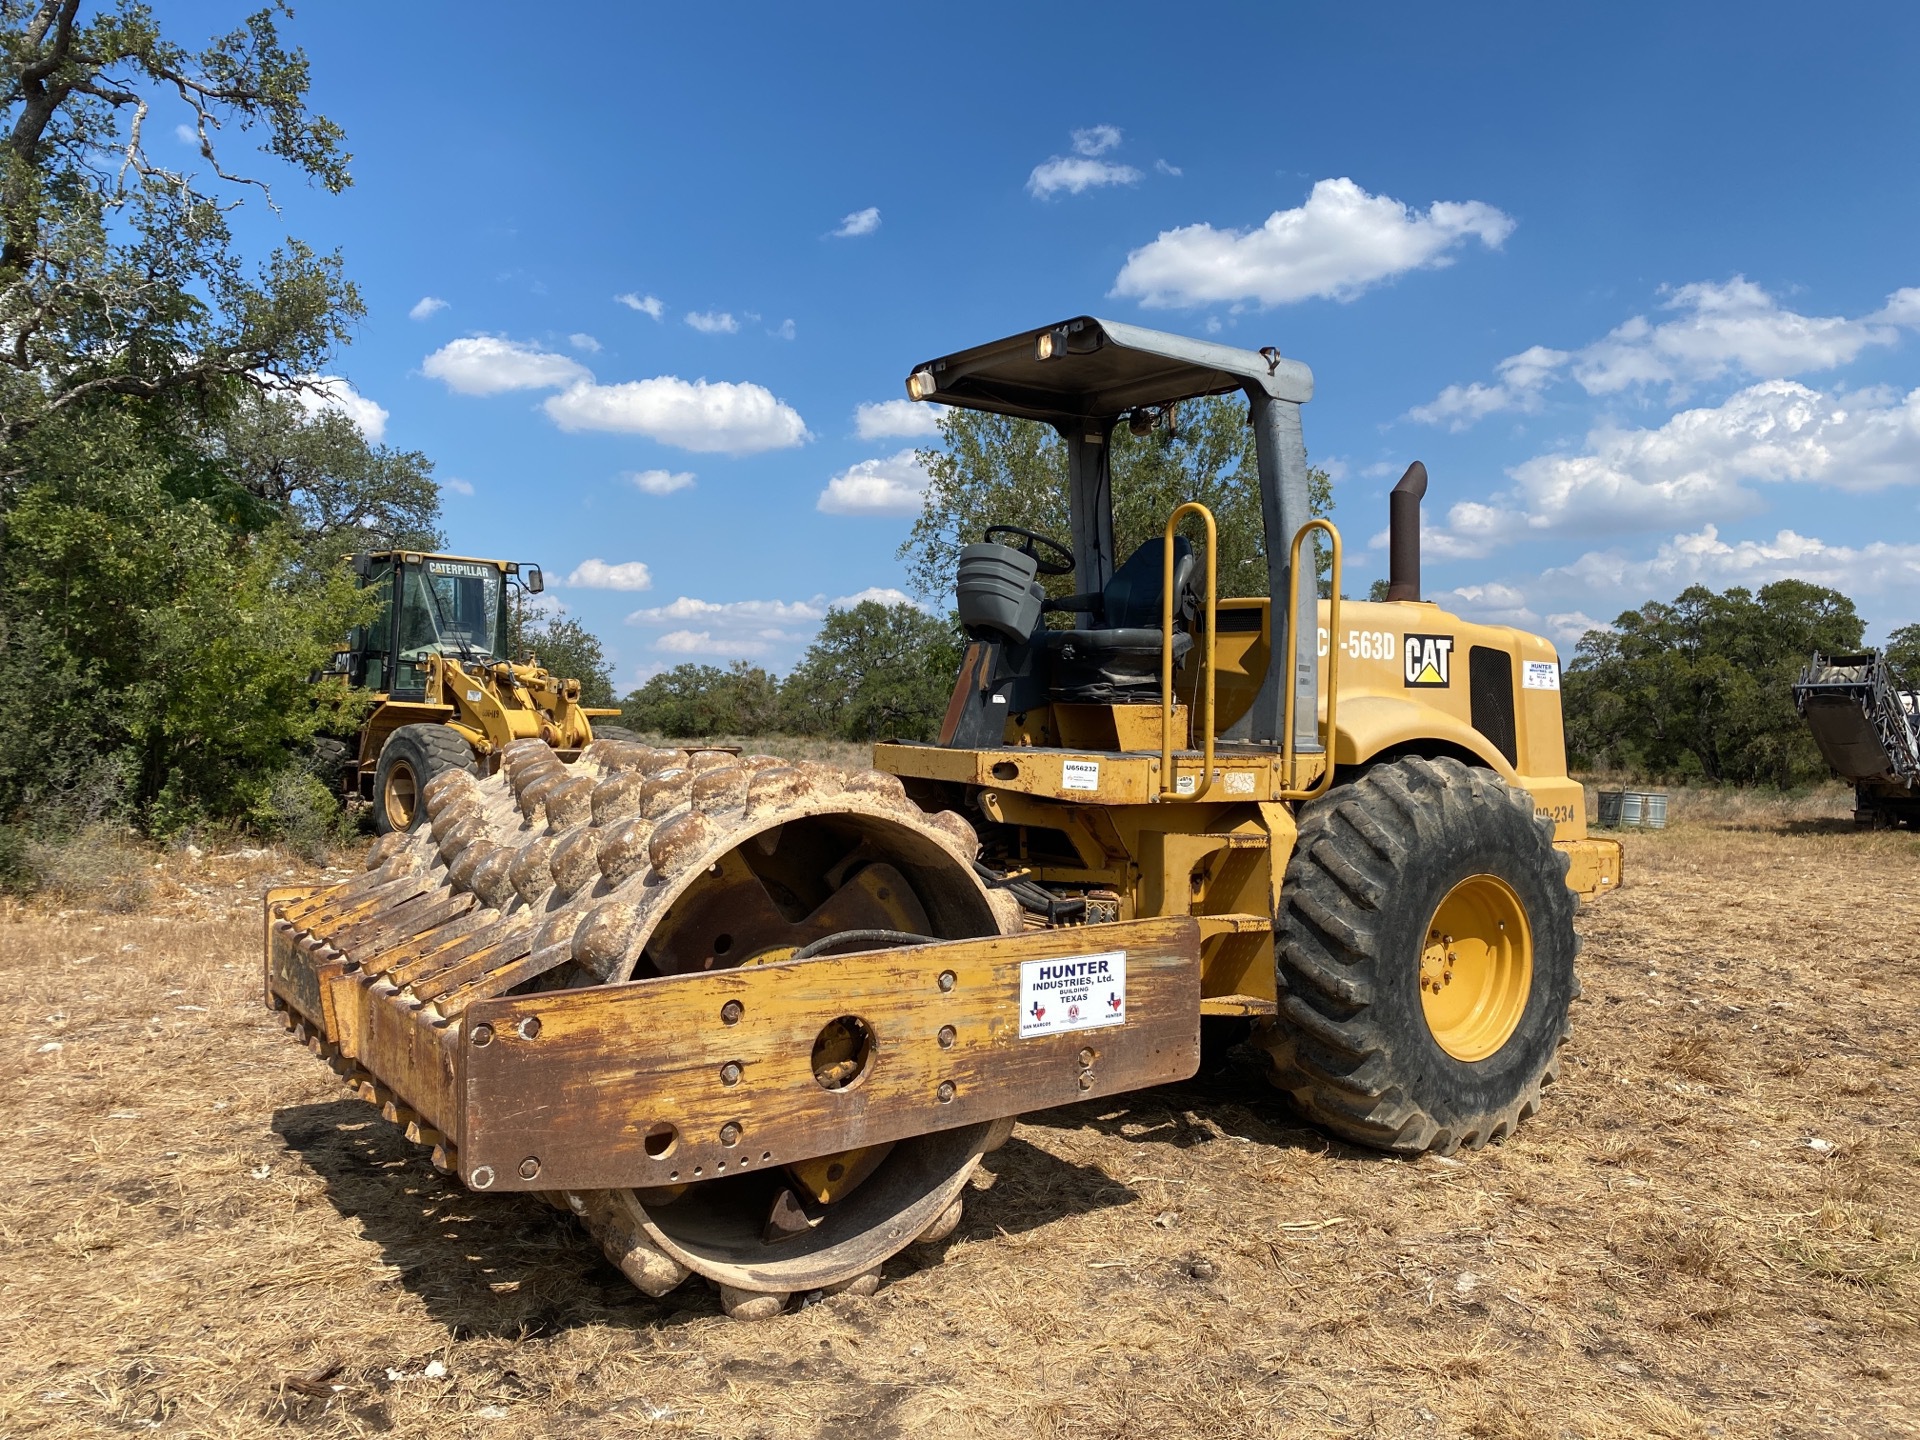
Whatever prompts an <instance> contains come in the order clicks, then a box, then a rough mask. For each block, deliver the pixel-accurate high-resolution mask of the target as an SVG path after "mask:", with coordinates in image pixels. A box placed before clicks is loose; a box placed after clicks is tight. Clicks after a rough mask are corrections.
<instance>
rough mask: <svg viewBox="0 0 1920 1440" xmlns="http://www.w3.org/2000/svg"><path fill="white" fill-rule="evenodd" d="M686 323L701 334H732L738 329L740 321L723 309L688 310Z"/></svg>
mask: <svg viewBox="0 0 1920 1440" xmlns="http://www.w3.org/2000/svg"><path fill="white" fill-rule="evenodd" d="M687 324H689V325H691V326H692V327H693V328H694V329H696V330H698V331H699V332H700V333H701V334H702V335H733V334H736V333H737V332H738V331H739V329H740V322H739V321H738V320H736V319H734V318H733V316H731V315H729V314H728V313H727V312H726V311H724V310H693V311H689V312H688V314H687Z"/></svg>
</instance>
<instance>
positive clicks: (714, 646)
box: [653, 630, 773, 660]
mask: <svg viewBox="0 0 1920 1440" xmlns="http://www.w3.org/2000/svg"><path fill="white" fill-rule="evenodd" d="M653 646H654V649H656V650H665V651H666V652H667V653H668V654H670V655H716V656H719V657H720V658H721V659H728V658H732V659H736V660H744V659H749V658H751V657H753V656H756V655H764V654H766V653H767V651H768V650H770V649H772V648H773V647H772V646H771V645H769V644H768V643H767V642H766V641H765V640H758V639H754V638H752V637H750V636H745V635H715V634H713V633H712V632H711V631H708V630H669V631H668V632H667V633H666V634H664V635H662V636H661V637H660V638H659V639H658V640H656V641H654V642H653Z"/></svg>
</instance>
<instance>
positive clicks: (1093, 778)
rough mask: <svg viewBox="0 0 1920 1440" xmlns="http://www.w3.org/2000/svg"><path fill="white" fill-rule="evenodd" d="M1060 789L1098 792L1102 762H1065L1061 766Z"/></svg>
mask: <svg viewBox="0 0 1920 1440" xmlns="http://www.w3.org/2000/svg"><path fill="white" fill-rule="evenodd" d="M1060 788H1061V789H1062V790H1098V789H1099V788H1100V762H1099V761H1098V760H1068V761H1065V762H1063V763H1062V764H1061V766H1060Z"/></svg>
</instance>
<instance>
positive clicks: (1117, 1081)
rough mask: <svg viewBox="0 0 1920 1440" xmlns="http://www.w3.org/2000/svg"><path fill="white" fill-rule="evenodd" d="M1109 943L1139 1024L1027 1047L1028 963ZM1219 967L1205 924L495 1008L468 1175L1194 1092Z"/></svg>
mask: <svg viewBox="0 0 1920 1440" xmlns="http://www.w3.org/2000/svg"><path fill="white" fill-rule="evenodd" d="M1109 951H1122V952H1124V953H1125V956H1126V962H1125V963H1126V985H1125V1002H1124V1003H1125V1014H1126V1019H1125V1021H1124V1022H1123V1023H1120V1024H1115V1025H1109V1026H1103V1027H1100V1028H1093V1029H1083V1030H1075V1031H1069V1032H1063V1033H1059V1034H1049V1035H1037V1036H1031V1037H1028V1038H1022V1037H1021V1036H1020V1033H1019V1031H1020V1001H1019V996H1020V972H1021V965H1022V963H1023V962H1027V961H1042V960H1055V959H1069V958H1073V957H1079V956H1086V955H1093V954H1100V953H1104V952H1109ZM1199 955H1200V936H1199V928H1198V926H1197V925H1196V924H1195V923H1194V922H1193V921H1192V920H1190V919H1184V918H1175V919H1156V920H1139V921H1129V922H1126V923H1123V924H1118V925H1105V926H1091V927H1085V928H1081V929H1076V930H1065V931H1049V932H1039V933H1035V934H1031V935H1026V936H1021V937H1017V938H1015V937H995V938H992V939H989V940H972V941H954V942H949V943H944V944H938V945H927V946H920V947H914V948H906V949H896V950H884V951H871V952H867V953H863V954H857V955H850V956H842V957H823V958H819V959H813V960H805V961H783V962H777V963H774V964H770V965H762V966H756V967H750V968H744V969H735V970H724V971H716V972H712V973H708V974H694V975H682V976H678V977H675V978H672V979H663V980H648V981H640V982H636V983H634V984H631V985H627V986H620V987H608V988H597V989H590V990H580V991H569V992H549V993H541V994H530V995H520V996H511V997H505V998H502V999H498V1000H490V1001H486V1002H483V1003H480V1004H476V1005H474V1006H472V1007H470V1008H469V1010H468V1012H467V1017H466V1018H467V1032H468V1033H467V1043H466V1052H465V1058H464V1065H465V1076H466V1080H465V1111H464V1113H465V1128H464V1130H463V1132H462V1133H463V1148H462V1157H463V1159H462V1163H463V1166H464V1167H465V1178H466V1179H467V1182H468V1183H469V1184H470V1185H473V1186H474V1187H475V1188H477V1189H549V1188H554V1187H565V1188H569V1189H602V1188H609V1187H615V1186H642V1185H644V1186H651V1185H670V1184H675V1183H685V1182H686V1181H689V1180H697V1179H707V1178H712V1177H715V1176H720V1175H726V1174H730V1173H737V1172H738V1171H740V1170H742V1169H754V1168H758V1167H767V1166H778V1165H784V1164H788V1163H791V1162H795V1161H799V1160H803V1159H806V1158H808V1157H811V1156H817V1155H825V1154H830V1153H833V1152H838V1151H844V1150H851V1149H854V1148H856V1147H860V1146H867V1145H878V1144H884V1143H886V1142H888V1141H892V1140H898V1139H901V1138H904V1137H907V1136H911V1135H918V1134H923V1133H926V1132H929V1131H933V1130H940V1129H948V1128H953V1127H957V1126H962V1125H968V1124H973V1123H977V1122H980V1121H984V1120H992V1119H997V1118H1000V1117H1001V1116H1004V1115H1007V1114H1010V1113H1014V1112H1018V1111H1025V1110H1035V1109H1044V1108H1046V1107H1048V1106H1052V1105H1062V1104H1067V1103H1071V1102H1074V1101H1078V1100H1085V1099H1090V1098H1097V1097H1099V1096H1103V1095H1111V1094H1116V1093H1119V1092H1122V1091H1126V1090H1133V1089H1138V1088H1140V1087H1142V1086H1147V1085H1156V1084H1163V1083H1167V1082H1170V1081H1174V1080H1181V1079H1185V1078H1187V1077H1188V1076H1190V1075H1191V1074H1192V1073H1193V1072H1194V1070H1195V1068H1196V1067H1197V1065H1198V1063H1199V1049H1198V1046H1199V1020H1198V1017H1199V1014H1200V1007H1199V983H1200V969H1199ZM1095 1003H1103V1001H1096V1002H1095ZM847 1014H853V1015H856V1016H857V1017H858V1018H859V1019H860V1020H861V1021H863V1022H864V1023H865V1025H866V1026H867V1028H868V1029H869V1030H870V1031H871V1033H872V1041H873V1044H872V1053H871V1057H870V1059H869V1061H868V1062H867V1063H866V1065H865V1067H864V1069H862V1070H860V1071H859V1073H858V1075H857V1078H855V1079H854V1080H853V1081H852V1083H850V1084H843V1087H842V1088H832V1089H830V1088H828V1087H827V1086H826V1085H825V1084H823V1083H822V1081H821V1080H820V1078H818V1077H817V1076H816V1073H815V1068H814V1064H813V1060H812V1056H813V1051H814V1046H815V1042H816V1039H817V1038H818V1037H819V1036H820V1035H821V1032H822V1031H823V1029H825V1028H826V1027H828V1026H829V1025H830V1024H831V1022H833V1021H834V1020H835V1019H836V1018H837V1017H839V1016H842V1015H847ZM836 1078H838V1077H836ZM669 1127H670V1130H671V1134H670V1135H669Z"/></svg>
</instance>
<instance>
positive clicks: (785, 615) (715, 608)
mask: <svg viewBox="0 0 1920 1440" xmlns="http://www.w3.org/2000/svg"><path fill="white" fill-rule="evenodd" d="M826 616H827V607H826V605H825V604H824V603H823V602H822V601H821V599H820V597H819V596H815V597H814V598H813V599H812V600H725V601H721V600H697V599H695V598H694V597H693V596H691V595H682V596H680V597H679V598H678V599H676V600H674V601H672V602H671V603H669V604H666V605H650V606H648V607H647V608H646V609H644V610H635V611H634V612H633V613H632V614H630V615H629V616H627V624H629V625H684V624H687V623H689V622H692V623H694V624H701V625H706V626H708V627H709V628H711V627H713V626H715V625H739V624H742V623H745V624H748V625H751V626H752V627H753V628H756V629H758V628H762V627H765V626H769V625H772V626H779V625H795V624H807V625H812V624H818V623H819V622H820V621H822V620H824V619H826Z"/></svg>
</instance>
